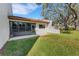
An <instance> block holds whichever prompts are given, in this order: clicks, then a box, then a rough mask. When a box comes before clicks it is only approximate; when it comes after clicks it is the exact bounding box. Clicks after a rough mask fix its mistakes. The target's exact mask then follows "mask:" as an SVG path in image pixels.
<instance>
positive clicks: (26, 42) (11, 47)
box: [1, 37, 37, 56]
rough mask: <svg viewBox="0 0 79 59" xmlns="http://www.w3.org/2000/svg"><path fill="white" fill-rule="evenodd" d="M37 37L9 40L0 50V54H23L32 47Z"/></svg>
mask: <svg viewBox="0 0 79 59" xmlns="http://www.w3.org/2000/svg"><path fill="white" fill-rule="evenodd" d="M36 40H37V37H33V38H29V39H22V40H16V41H9V42H7V44H6V45H5V47H4V48H3V50H2V53H1V55H4V56H24V55H26V54H27V53H28V52H29V50H30V49H31V48H32V46H33V44H34V43H35V41H36Z"/></svg>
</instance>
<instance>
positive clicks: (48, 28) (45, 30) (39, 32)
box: [35, 21, 60, 36]
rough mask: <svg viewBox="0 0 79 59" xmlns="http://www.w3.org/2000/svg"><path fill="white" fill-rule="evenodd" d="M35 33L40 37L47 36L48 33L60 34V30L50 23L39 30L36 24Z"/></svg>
mask: <svg viewBox="0 0 79 59" xmlns="http://www.w3.org/2000/svg"><path fill="white" fill-rule="evenodd" d="M35 31H36V34H37V35H40V36H42V35H47V34H50V33H55V34H60V30H59V29H56V28H55V27H54V26H52V21H50V23H49V24H48V26H46V27H45V28H41V29H40V28H39V25H38V24H37V26H36V28H35Z"/></svg>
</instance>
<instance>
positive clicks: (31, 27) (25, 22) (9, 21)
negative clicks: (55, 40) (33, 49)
mask: <svg viewBox="0 0 79 59" xmlns="http://www.w3.org/2000/svg"><path fill="white" fill-rule="evenodd" d="M41 28H43V29H41ZM48 32H49V33H60V31H59V30H58V29H55V28H54V27H52V22H50V21H48V20H47V19H31V18H23V17H19V16H13V14H12V6H11V4H7V3H5V4H0V49H1V48H2V47H3V46H4V45H5V43H6V42H7V41H8V40H10V38H12V37H16V36H24V35H32V34H36V35H40V34H41V35H42V34H47V33H48Z"/></svg>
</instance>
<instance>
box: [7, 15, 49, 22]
mask: <svg viewBox="0 0 79 59" xmlns="http://www.w3.org/2000/svg"><path fill="white" fill-rule="evenodd" d="M8 18H9V20H10V21H23V22H30V23H49V22H48V21H47V20H45V19H43V20H40V19H31V18H23V17H18V16H8Z"/></svg>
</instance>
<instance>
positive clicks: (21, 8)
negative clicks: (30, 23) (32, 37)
mask: <svg viewBox="0 0 79 59" xmlns="http://www.w3.org/2000/svg"><path fill="white" fill-rule="evenodd" d="M12 6H13V14H21V15H27V14H29V13H30V12H32V11H34V10H35V9H36V8H37V7H38V6H37V5H36V4H32V3H30V4H25V5H23V4H13V5H12Z"/></svg>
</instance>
